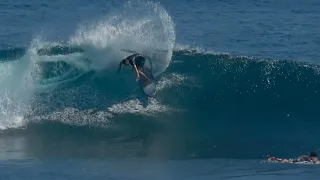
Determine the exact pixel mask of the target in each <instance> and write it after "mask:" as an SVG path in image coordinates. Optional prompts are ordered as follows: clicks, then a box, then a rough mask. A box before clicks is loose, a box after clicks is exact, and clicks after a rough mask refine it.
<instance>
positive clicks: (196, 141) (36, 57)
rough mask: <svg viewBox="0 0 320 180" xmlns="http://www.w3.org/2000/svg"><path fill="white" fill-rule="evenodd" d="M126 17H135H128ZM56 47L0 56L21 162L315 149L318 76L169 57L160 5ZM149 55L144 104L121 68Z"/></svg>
mask: <svg viewBox="0 0 320 180" xmlns="http://www.w3.org/2000/svg"><path fill="white" fill-rule="evenodd" d="M133 7H134V8H135V11H134V12H132V11H131V10H132V9H133ZM120 12H121V13H119V12H117V13H114V14H112V15H110V16H108V17H109V18H106V19H103V20H101V21H99V22H96V23H93V24H92V25H86V26H82V27H79V29H78V30H77V32H76V33H75V35H74V36H73V37H71V38H70V40H69V41H67V42H44V41H42V40H41V38H37V39H35V40H34V41H33V42H32V44H31V46H30V48H28V49H13V50H2V51H0V56H1V57H0V59H1V64H0V69H1V71H0V73H1V76H0V83H1V87H0V92H1V96H0V111H1V112H0V114H1V115H0V128H1V129H2V130H3V132H4V134H8V135H15V136H19V137H22V138H17V139H19V142H20V141H23V142H20V143H19V144H21V146H23V147H22V149H24V150H25V153H26V154H27V155H28V156H30V155H36V156H41V155H52V154H61V155H68V156H77V155H87V156H121V157H123V156H134V157H136V156H148V157H168V158H213V157H219V158H221V157H226V158H231V157H232V158H259V157H261V156H264V155H266V154H276V155H285V156H291V155H292V156H293V155H296V154H297V153H301V152H306V151H310V150H313V149H315V148H318V147H319V146H320V143H319V141H318V138H319V136H320V135H319V133H317V131H318V128H317V127H319V122H318V119H319V117H320V115H319V113H318V107H319V105H320V102H319V100H320V95H319V83H320V75H319V67H318V66H315V65H309V64H305V63H301V62H294V61H277V60H272V59H254V58H248V57H234V56H231V55H228V54H215V53H210V52H202V51H199V50H197V51H196V50H192V49H189V48H176V49H175V50H173V46H174V43H175V32H174V23H173V22H172V20H171V18H170V16H169V15H168V13H167V12H166V11H165V9H163V8H162V7H161V6H160V5H159V4H153V3H147V4H141V3H137V4H133V3H127V4H126V5H125V7H124V8H123V9H121V11H120ZM121 49H129V50H133V51H137V52H141V53H143V54H146V55H147V56H149V57H151V59H152V61H153V64H154V65H155V68H154V71H153V73H154V74H155V75H156V76H157V79H158V87H157V88H158V93H157V97H156V98H155V99H145V98H144V95H143V94H142V92H141V90H140V88H139V86H138V85H137V83H136V82H135V81H134V80H135V76H134V73H133V72H132V71H131V69H130V68H124V69H123V71H122V72H121V73H120V74H116V73H115V71H116V68H117V66H118V64H119V62H120V61H121V59H122V58H124V57H126V56H128V55H129V54H130V53H127V52H125V51H122V50H121Z"/></svg>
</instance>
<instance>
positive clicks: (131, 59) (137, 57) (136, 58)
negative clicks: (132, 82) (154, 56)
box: [117, 53, 149, 81]
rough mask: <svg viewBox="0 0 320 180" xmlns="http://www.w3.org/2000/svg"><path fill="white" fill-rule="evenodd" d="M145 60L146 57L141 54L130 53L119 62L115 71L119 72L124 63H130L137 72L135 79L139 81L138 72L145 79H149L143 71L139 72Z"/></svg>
mask: <svg viewBox="0 0 320 180" xmlns="http://www.w3.org/2000/svg"><path fill="white" fill-rule="evenodd" d="M145 62H146V59H145V57H144V56H142V55H141V54H138V53H135V54H132V55H130V56H128V57H126V58H125V59H123V60H122V61H121V62H120V64H119V68H118V70H117V72H120V70H121V68H122V65H126V66H129V65H131V66H132V67H133V69H134V70H135V72H136V74H137V78H136V81H139V79H140V74H142V75H143V76H145V77H146V78H147V79H149V78H148V77H147V76H146V75H145V74H144V73H143V72H141V70H142V69H143V66H144V64H145Z"/></svg>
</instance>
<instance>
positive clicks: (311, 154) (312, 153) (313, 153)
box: [310, 152, 318, 157]
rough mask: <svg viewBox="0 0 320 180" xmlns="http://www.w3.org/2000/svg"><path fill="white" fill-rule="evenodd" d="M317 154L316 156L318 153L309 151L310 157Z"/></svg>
mask: <svg viewBox="0 0 320 180" xmlns="http://www.w3.org/2000/svg"><path fill="white" fill-rule="evenodd" d="M317 156H318V154H317V153H316V152H311V153H310V157H317Z"/></svg>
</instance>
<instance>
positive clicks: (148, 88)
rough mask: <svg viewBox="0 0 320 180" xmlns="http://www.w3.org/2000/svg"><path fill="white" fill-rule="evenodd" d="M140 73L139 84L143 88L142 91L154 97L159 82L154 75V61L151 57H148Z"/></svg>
mask: <svg viewBox="0 0 320 180" xmlns="http://www.w3.org/2000/svg"><path fill="white" fill-rule="evenodd" d="M139 73H140V79H139V84H140V86H141V88H142V91H143V92H144V93H145V94H146V95H147V96H149V97H154V96H155V95H156V91H157V84H156V81H155V80H154V77H153V75H152V63H151V60H150V59H148V58H147V59H146V62H145V64H144V66H143V67H142V68H140V69H139Z"/></svg>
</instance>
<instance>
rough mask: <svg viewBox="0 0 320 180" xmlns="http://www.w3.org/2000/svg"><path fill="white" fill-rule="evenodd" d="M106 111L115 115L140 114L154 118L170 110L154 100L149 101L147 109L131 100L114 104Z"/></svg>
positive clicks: (135, 100)
mask: <svg viewBox="0 0 320 180" xmlns="http://www.w3.org/2000/svg"><path fill="white" fill-rule="evenodd" d="M108 110H109V111H110V112H112V113H115V114H140V115H146V116H155V115H157V114H158V113H161V112H167V111H169V110H172V109H170V108H169V107H167V106H165V105H161V104H160V103H159V102H158V101H157V100H155V99H149V103H148V105H147V107H144V106H143V104H142V103H141V102H140V101H139V100H138V99H132V100H129V101H125V102H123V103H118V104H114V105H112V106H111V107H109V108H108Z"/></svg>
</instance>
